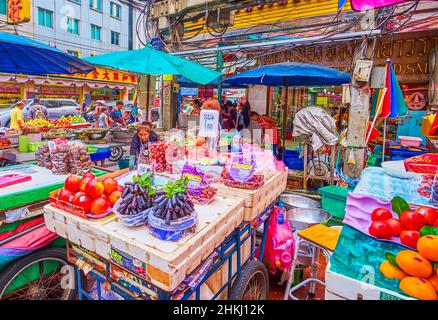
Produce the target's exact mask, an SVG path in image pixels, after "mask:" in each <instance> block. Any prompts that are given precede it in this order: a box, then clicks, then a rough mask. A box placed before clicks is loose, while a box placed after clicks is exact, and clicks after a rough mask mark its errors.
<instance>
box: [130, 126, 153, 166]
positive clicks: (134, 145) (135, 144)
mask: <svg viewBox="0 0 438 320" xmlns="http://www.w3.org/2000/svg"><path fill="white" fill-rule="evenodd" d="M152 128H153V125H152V123H151V122H149V121H144V122H142V123H140V124H139V125H138V127H137V133H136V134H135V135H134V137H132V141H131V150H130V152H129V154H130V155H131V156H134V157H135V164H137V163H138V160H139V158H140V157H142V156H147V153H148V150H149V143H151V142H157V141H159V138H158V135H157V134H156V133H155V132H154V131H153V130H152Z"/></svg>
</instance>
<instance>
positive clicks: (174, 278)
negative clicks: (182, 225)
mask: <svg viewBox="0 0 438 320" xmlns="http://www.w3.org/2000/svg"><path fill="white" fill-rule="evenodd" d="M195 210H196V212H197V214H198V224H197V227H196V233H193V234H190V235H188V236H186V237H184V238H182V239H181V240H179V241H176V242H171V241H162V240H159V239H157V238H155V237H153V236H152V235H151V234H150V233H149V232H148V230H147V227H146V226H142V227H138V228H129V227H127V226H126V225H124V224H123V223H121V222H120V221H119V220H118V219H117V217H116V216H115V215H111V216H108V217H106V218H103V219H101V220H85V219H82V218H80V217H78V216H75V215H72V214H70V213H67V212H65V211H62V210H60V209H57V208H54V207H52V206H50V205H48V206H46V207H45V213H44V217H45V221H46V226H47V228H48V229H49V230H51V231H53V232H56V233H57V234H58V235H60V236H61V237H63V238H66V239H67V240H69V241H70V242H72V243H75V244H77V245H80V246H81V247H83V248H85V249H87V250H89V251H91V252H95V253H96V254H97V255H99V256H100V257H102V258H103V259H106V260H108V261H109V260H111V261H119V262H120V261H132V264H130V263H128V264H127V265H128V266H131V267H132V270H130V271H132V272H134V273H137V274H138V273H139V274H138V275H139V276H140V278H142V279H144V280H146V281H147V282H148V283H150V284H152V285H154V286H156V287H158V288H160V289H162V290H164V291H166V292H172V291H174V290H175V289H176V288H177V287H178V286H179V285H180V284H181V283H182V282H183V280H184V279H186V277H187V276H188V275H189V274H190V273H191V272H192V271H194V270H195V269H196V268H197V267H198V266H199V265H200V264H201V263H202V262H203V261H204V260H205V259H206V258H207V257H208V256H210V255H211V254H212V252H214V250H215V248H217V247H218V246H219V245H220V244H221V243H223V242H224V240H225V239H226V237H227V236H229V234H230V233H231V232H232V231H233V230H235V229H236V228H238V227H239V226H240V224H241V223H242V221H243V218H244V207H243V201H242V199H240V198H237V197H234V196H228V195H223V194H218V195H217V196H216V200H215V201H213V202H212V203H211V204H208V205H195ZM134 266H136V267H134ZM112 267H113V268H117V266H114V265H113V264H112ZM124 267H125V268H122V269H123V270H125V269H126V268H127V266H124ZM119 269H120V268H119ZM120 270H121V269H120ZM139 270H140V271H139Z"/></svg>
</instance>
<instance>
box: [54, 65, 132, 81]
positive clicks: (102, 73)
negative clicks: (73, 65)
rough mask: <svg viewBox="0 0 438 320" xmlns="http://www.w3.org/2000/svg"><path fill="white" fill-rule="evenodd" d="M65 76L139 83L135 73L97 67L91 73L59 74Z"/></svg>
mask: <svg viewBox="0 0 438 320" xmlns="http://www.w3.org/2000/svg"><path fill="white" fill-rule="evenodd" d="M58 76H59V77H63V78H77V79H80V80H93V81H102V82H113V83H124V84H137V77H136V76H135V75H133V74H130V73H126V72H123V71H118V70H110V69H105V68H99V67H96V70H94V71H92V72H90V73H84V74H79V73H78V74H74V75H58Z"/></svg>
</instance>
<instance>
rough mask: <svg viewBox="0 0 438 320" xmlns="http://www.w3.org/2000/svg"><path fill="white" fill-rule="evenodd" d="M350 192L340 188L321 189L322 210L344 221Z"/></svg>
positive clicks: (319, 191)
mask: <svg viewBox="0 0 438 320" xmlns="http://www.w3.org/2000/svg"><path fill="white" fill-rule="evenodd" d="M349 191H350V190H349V189H346V188H342V187H339V186H327V187H323V188H320V189H319V190H318V193H319V194H320V195H321V204H322V209H323V210H326V211H328V212H330V214H331V215H333V216H334V217H336V218H340V219H343V218H344V216H345V207H346V205H347V195H348V192H349Z"/></svg>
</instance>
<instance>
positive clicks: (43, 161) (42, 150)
mask: <svg viewBox="0 0 438 320" xmlns="http://www.w3.org/2000/svg"><path fill="white" fill-rule="evenodd" d="M35 159H36V161H37V162H38V165H39V166H40V167H44V168H46V169H49V170H52V167H53V165H52V160H51V159H50V150H49V146H48V145H47V144H45V145H42V146H39V147H38V149H37V151H36V152H35Z"/></svg>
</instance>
